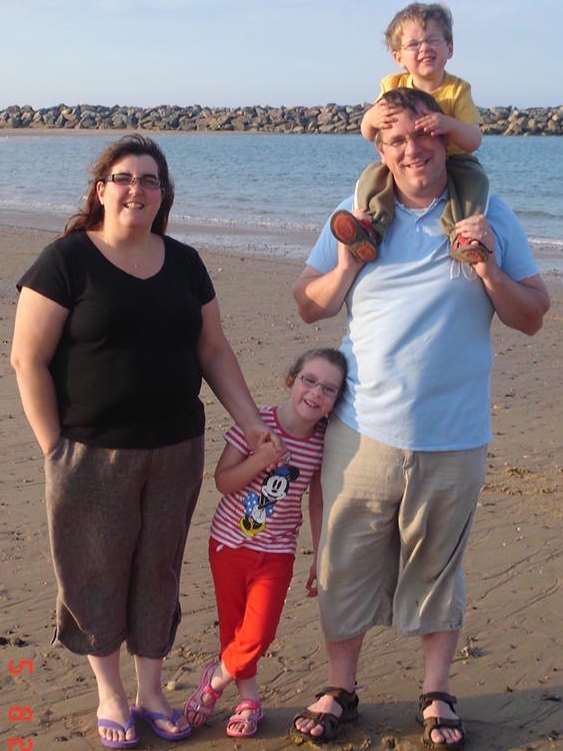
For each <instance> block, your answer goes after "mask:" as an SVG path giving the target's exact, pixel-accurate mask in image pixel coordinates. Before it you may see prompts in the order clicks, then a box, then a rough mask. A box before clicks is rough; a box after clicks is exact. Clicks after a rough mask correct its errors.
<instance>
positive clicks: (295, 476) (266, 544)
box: [211, 407, 326, 553]
mask: <svg viewBox="0 0 563 751" xmlns="http://www.w3.org/2000/svg"><path fill="white" fill-rule="evenodd" d="M260 416H261V418H262V420H263V422H264V424H265V425H267V427H268V428H270V430H272V432H274V433H277V435H279V436H281V438H282V439H283V442H284V443H285V445H286V446H287V448H288V451H289V452H290V455H291V457H290V460H289V462H288V463H287V464H285V465H283V466H281V467H276V469H274V470H272V471H271V472H266V471H263V472H260V474H258V475H257V476H256V477H255V478H254V479H253V480H252V481H251V482H250V483H249V484H248V485H247V486H246V487H244V488H242V489H241V490H238V491H236V492H235V493H229V494H228V495H225V496H223V497H222V498H221V500H220V501H219V505H218V506H217V510H216V511H215V514H214V516H213V519H212V521H211V537H212V538H213V539H214V540H216V541H217V542H218V543H223V545H226V546H227V547H229V548H238V547H241V546H244V547H246V548H250V549H252V550H258V551H260V552H263V553H295V548H296V546H297V533H298V532H299V527H300V526H301V522H302V519H303V517H302V514H301V498H302V497H303V494H304V492H305V491H306V490H307V488H308V487H309V484H310V482H311V478H312V477H313V475H314V474H315V472H317V471H318V470H319V468H320V466H321V461H322V457H323V443H324V432H325V427H326V423H325V421H324V420H321V422H320V423H319V424H317V426H316V427H315V430H314V432H313V434H312V435H311V436H309V438H298V437H296V436H292V435H290V434H289V433H286V432H285V430H284V429H283V428H282V426H281V425H280V423H279V422H278V418H277V407H262V409H261V410H260ZM225 440H226V441H227V442H228V443H230V444H231V445H232V446H234V447H235V448H236V449H237V450H238V451H240V452H241V453H242V454H244V455H245V456H249V455H250V453H251V451H250V449H249V447H248V444H247V442H246V440H245V438H244V433H243V432H242V430H241V429H240V428H239V427H238V425H233V427H232V428H230V430H228V431H227V432H226V433H225Z"/></svg>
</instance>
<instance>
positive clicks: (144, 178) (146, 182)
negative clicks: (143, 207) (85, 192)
mask: <svg viewBox="0 0 563 751" xmlns="http://www.w3.org/2000/svg"><path fill="white" fill-rule="evenodd" d="M105 182H106V183H110V182H111V183H115V184H116V185H121V186H122V187H129V186H130V185H135V183H139V185H140V186H141V187H142V188H146V189H147V190H158V189H159V188H160V187H161V184H160V180H159V179H158V177H156V175H141V176H140V177H137V176H136V175H130V174H129V173H128V172H115V173H114V174H113V175H108V176H107V177H106V178H105Z"/></svg>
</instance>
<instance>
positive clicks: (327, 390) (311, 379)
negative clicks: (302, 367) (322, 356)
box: [299, 373, 338, 399]
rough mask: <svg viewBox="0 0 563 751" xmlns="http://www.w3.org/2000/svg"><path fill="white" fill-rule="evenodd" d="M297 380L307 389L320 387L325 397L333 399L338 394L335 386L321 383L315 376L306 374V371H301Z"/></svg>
mask: <svg viewBox="0 0 563 751" xmlns="http://www.w3.org/2000/svg"><path fill="white" fill-rule="evenodd" d="M299 380H300V381H301V383H302V384H303V386H305V388H307V389H311V390H313V389H315V388H317V386H319V387H320V389H321V392H322V395H323V396H326V397H327V399H335V398H336V396H337V394H338V389H337V388H336V386H332V385H331V384H330V383H322V382H321V381H317V379H316V378H315V376H311V375H307V374H306V373H303V374H302V375H300V376H299Z"/></svg>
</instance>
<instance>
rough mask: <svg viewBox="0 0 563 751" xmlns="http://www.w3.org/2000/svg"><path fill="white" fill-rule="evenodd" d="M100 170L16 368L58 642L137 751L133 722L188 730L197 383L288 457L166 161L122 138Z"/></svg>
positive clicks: (26, 325) (28, 287) (164, 732)
mask: <svg viewBox="0 0 563 751" xmlns="http://www.w3.org/2000/svg"><path fill="white" fill-rule="evenodd" d="M92 173H93V180H92V183H91V187H90V190H89V192H88V195H87V197H86V201H85V205H84V208H83V210H82V211H81V212H80V213H79V214H77V215H76V216H75V217H73V218H72V219H71V220H70V222H69V223H68V225H67V227H66V228H65V233H64V235H63V237H61V238H60V239H58V240H56V241H55V242H54V243H52V244H51V245H49V246H48V247H47V248H45V250H44V251H43V252H42V253H41V254H40V256H39V257H38V259H37V260H36V261H35V263H34V264H33V265H32V266H31V268H30V269H29V270H28V271H27V272H26V273H25V274H24V276H23V277H22V279H21V280H20V282H19V284H18V288H19V289H20V290H21V294H20V298H19V303H18V308H17V313H16V322H15V332H14V341H13V348H12V365H13V367H14V368H15V370H16V374H17V380H18V386H19V390H20V395H21V399H22V403H23V407H24V411H25V414H26V416H27V419H28V420H29V423H30V425H31V428H32V430H33V432H34V434H35V437H36V439H37V441H38V443H39V446H40V447H41V450H42V452H43V454H44V456H45V474H46V501H47V515H48V524H49V533H50V540H51V548H52V554H53V561H54V566H55V573H56V577H57V584H58V596H57V621H56V633H55V637H54V640H57V641H59V642H60V643H62V644H63V645H64V646H66V647H67V648H69V649H70V650H71V651H73V652H75V653H78V654H86V655H87V656H88V660H89V663H90V666H91V668H92V670H93V672H94V675H95V677H96V681H97V686H98V692H99V707H98V727H99V731H98V732H99V734H100V738H101V743H102V745H103V746H106V747H110V748H129V747H132V746H134V745H136V744H137V743H138V740H139V739H138V736H137V734H136V730H135V719H136V718H141V719H143V720H145V721H146V722H147V723H148V724H150V726H151V727H152V729H153V731H154V732H155V733H156V734H157V735H159V736H161V737H163V738H165V739H167V740H172V741H174V740H180V739H182V738H185V737H186V736H187V735H188V734H189V733H190V730H191V728H190V727H189V725H188V724H187V722H186V720H185V719H184V718H183V717H182V715H181V713H180V712H179V711H173V710H172V709H171V707H170V706H169V704H168V703H167V701H166V699H165V698H164V695H163V693H162V689H161V669H162V660H163V658H164V656H165V655H166V654H167V653H168V652H169V651H170V648H171V645H172V643H173V640H174V636H175V633H176V628H177V626H178V623H179V620H180V606H179V601H178V595H179V579H180V567H181V562H182V557H183V552H184V546H185V542H186V535H187V532H188V527H189V523H190V519H191V516H192V512H193V510H194V507H195V504H196V500H197V496H198V493H199V489H200V485H201V481H202V475H203V429H204V413H203V406H202V404H201V401H200V400H199V398H198V394H199V390H200V386H201V379H202V376H203V378H205V380H206V381H207V383H208V384H209V385H210V387H211V388H212V389H213V391H214V392H215V394H216V395H217V397H218V398H219V400H220V401H221V403H222V404H223V405H224V407H225V408H226V409H227V410H228V412H229V413H230V415H231V416H232V418H233V419H234V420H235V421H236V422H238V423H239V424H241V425H242V426H243V429H244V431H245V433H246V436H247V438H248V440H249V442H250V444H251V445H252V446H254V447H255V448H256V447H257V446H258V445H260V444H261V443H262V442H263V441H265V440H272V441H274V443H275V444H276V447H277V449H278V450H279V452H280V454H281V452H282V449H283V447H282V446H281V444H280V443H279V440H278V439H277V438H276V437H274V436H271V435H270V434H269V433H268V432H267V429H266V428H265V426H264V425H263V423H262V422H261V420H260V417H259V415H258V411H257V409H256V405H255V404H254V402H253V400H252V398H251V396H250V394H249V392H248V389H247V387H246V384H245V382H244V379H243V376H242V373H241V371H240V369H239V366H238V363H237V361H236V358H235V356H234V353H233V351H232V349H231V348H230V346H229V344H228V342H227V340H226V339H225V336H224V334H223V331H222V328H221V322H220V316H219V307H218V304H217V300H216V298H215V292H214V289H213V285H212V282H211V280H210V278H209V275H208V273H207V271H206V269H205V267H204V265H203V263H202V261H201V259H200V257H199V256H198V254H197V252H196V251H195V250H194V249H193V248H191V247H189V246H187V245H183V244H182V243H179V242H177V241H175V240H173V239H172V238H170V237H167V236H166V235H165V234H164V233H165V231H166V226H167V223H168V215H169V212H170V208H171V206H172V202H173V199H174V189H173V184H172V180H171V179H170V176H169V174H168V167H167V164H166V159H165V157H164V155H163V153H162V152H161V150H160V148H159V147H158V146H157V144H156V143H155V142H153V141H151V140H150V139H148V138H144V137H142V136H138V135H134V136H126V137H125V138H123V139H121V140H120V141H118V142H117V143H114V144H112V145H110V146H109V147H108V148H106V149H105V151H104V152H103V153H102V154H101V156H100V157H99V159H98V160H97V162H96V163H95V165H94V166H93V169H92ZM123 641H126V642H127V647H128V649H129V651H130V652H131V653H132V654H133V656H134V660H135V668H136V674H137V685H138V687H137V697H136V702H135V707H134V708H133V711H132V710H131V709H130V706H129V702H128V699H127V695H126V693H125V689H124V687H123V684H122V682H121V678H120V673H119V652H120V646H121V643H122V642H123Z"/></svg>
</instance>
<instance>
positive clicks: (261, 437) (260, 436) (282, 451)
mask: <svg viewBox="0 0 563 751" xmlns="http://www.w3.org/2000/svg"><path fill="white" fill-rule="evenodd" d="M245 438H246V441H247V443H248V445H249V446H250V447H251V448H252V449H253V450H254V451H255V452H256V453H257V454H260V455H262V456H264V457H265V458H267V459H269V462H268V464H267V465H266V471H267V472H270V471H271V470H273V469H275V468H276V467H277V466H279V465H280V464H283V463H285V462H288V461H289V459H290V456H291V455H290V453H289V451H288V449H287V446H286V445H285V443H284V442H283V441H282V439H281V438H280V437H279V435H277V434H276V433H273V432H272V431H271V430H268V428H267V427H266V426H265V425H264V424H263V423H260V426H257V427H256V428H253V429H251V430H249V431H245ZM253 441H254V443H253Z"/></svg>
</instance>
